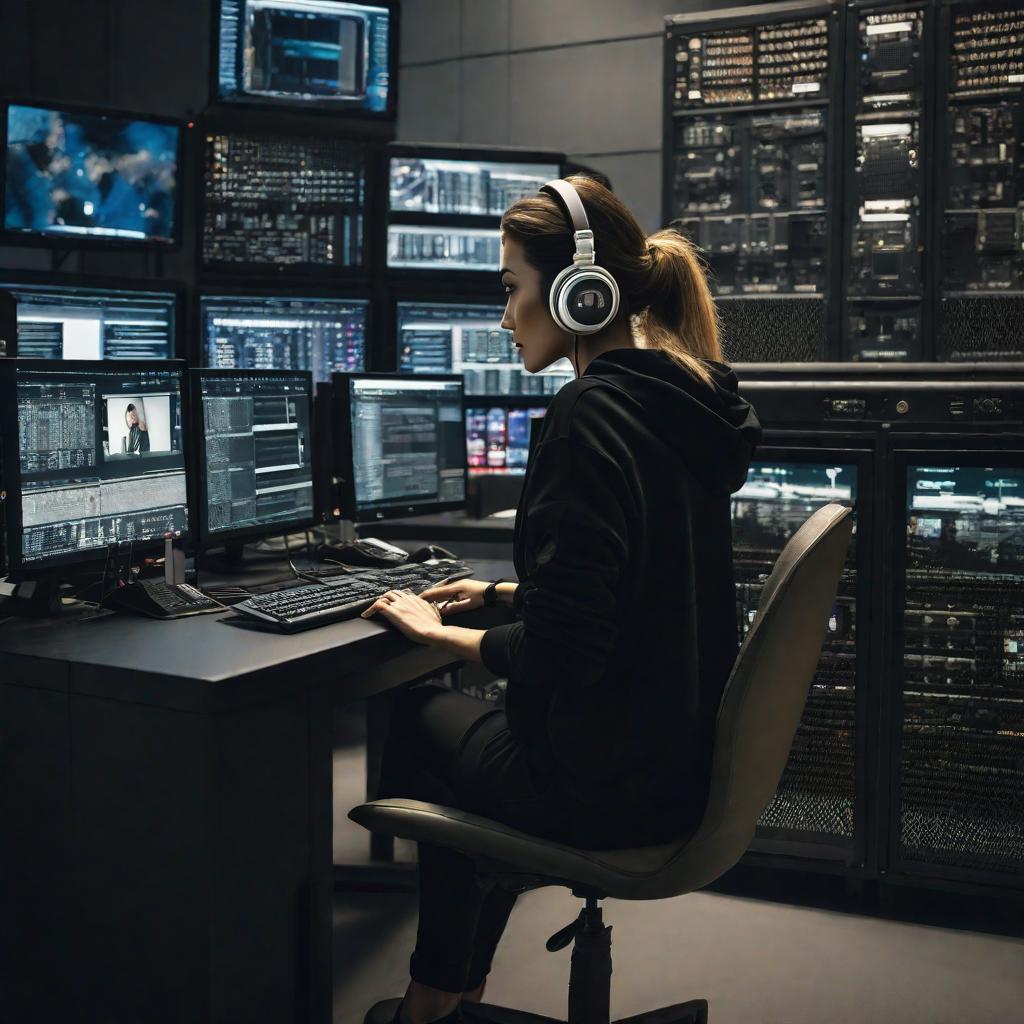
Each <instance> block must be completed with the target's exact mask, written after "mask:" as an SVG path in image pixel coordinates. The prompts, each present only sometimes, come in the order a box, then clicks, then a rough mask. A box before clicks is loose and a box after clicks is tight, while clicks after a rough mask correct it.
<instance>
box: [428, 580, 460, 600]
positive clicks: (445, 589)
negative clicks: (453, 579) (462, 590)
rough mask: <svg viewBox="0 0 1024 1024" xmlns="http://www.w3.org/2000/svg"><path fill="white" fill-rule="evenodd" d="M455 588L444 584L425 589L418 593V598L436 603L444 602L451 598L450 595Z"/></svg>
mask: <svg viewBox="0 0 1024 1024" xmlns="http://www.w3.org/2000/svg"><path fill="white" fill-rule="evenodd" d="M454 589H455V588H454V587H453V586H452V584H450V583H445V584H442V585H440V586H436V587H427V589H426V590H421V591H420V597H422V598H423V599H424V600H426V601H438V600H444V599H445V598H447V597H451V593H452V591H453V590H454Z"/></svg>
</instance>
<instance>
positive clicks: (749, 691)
mask: <svg viewBox="0 0 1024 1024" xmlns="http://www.w3.org/2000/svg"><path fill="white" fill-rule="evenodd" d="M852 515H853V513H852V512H851V510H850V509H848V508H846V507H844V506H843V505H838V504H829V505H825V506H824V507H823V508H820V509H818V510H817V512H815V513H814V514H813V515H812V516H811V517H810V518H809V519H808V520H807V521H806V522H805V523H804V524H803V526H801V527H800V529H799V530H797V532H796V533H795V534H794V535H793V536H792V537H791V538H790V539H789V541H788V542H787V543H786V546H785V547H784V548H783V549H782V553H781V554H780V555H779V558H778V560H777V561H776V563H775V567H774V568H773V569H772V573H771V575H770V576H769V578H768V581H767V582H766V583H765V586H764V590H763V591H762V594H761V600H760V602H759V604H758V610H757V614H756V616H755V617H754V621H753V623H752V624H751V627H750V630H749V632H748V633H747V636H746V638H745V640H744V641H743V645H742V647H741V648H740V651H739V654H738V655H737V657H736V662H735V664H734V665H733V670H732V673H731V675H730V676H729V681H728V683H726V687H725V691H724V692H723V694H722V702H721V704H720V705H719V709H718V719H717V722H716V726H715V741H714V754H713V758H712V765H711V786H710V790H709V793H708V803H707V808H706V810H705V812H704V817H703V820H702V821H701V824H700V826H699V828H698V829H697V831H696V832H695V833H694V835H693V837H692V839H691V840H690V841H689V842H688V843H687V845H686V849H685V853H684V855H683V856H682V857H681V858H679V860H678V861H677V862H676V863H675V864H674V865H673V866H672V867H671V868H670V869H669V871H670V872H671V873H673V874H674V873H676V872H678V877H679V881H680V882H681V883H685V884H684V885H683V886H682V887H680V889H679V890H678V891H686V890H688V889H696V888H699V887H700V886H703V885H706V884H708V882H711V881H713V880H714V879H715V878H717V877H718V876H719V875H721V874H722V873H723V872H725V871H727V870H728V869H729V868H730V867H732V865H733V864H735V863H736V861H737V860H739V858H740V857H741V856H742V855H743V853H744V852H745V851H746V849H747V847H748V846H749V845H750V840H751V839H752V838H753V836H754V830H755V828H756V827H757V821H758V818H759V817H760V816H761V813H762V812H763V811H764V809H765V807H767V806H768V803H769V801H770V800H771V799H772V797H773V796H774V794H775V791H776V789H777V788H778V785H779V780H780V779H781V778H782V772H783V770H784V768H785V767H786V762H787V760H788V758H789V752H790V748H791V747H792V745H793V737H794V736H795V735H796V730H797V726H798V725H799V724H800V717H801V715H802V714H803V709H804V703H805V702H806V699H807V693H808V691H809V690H810V687H811V682H812V680H813V678H814V671H815V668H816V667H817V664H818V658H819V657H820V655H821V648H822V645H823V643H824V638H825V630H826V627H827V625H828V619H829V614H830V613H831V611H832V607H833V602H834V601H835V596H836V591H837V590H838V588H839V580H840V577H841V576H842V571H843V565H844V563H845V561H846V553H847V550H848V548H849V545H850V536H851V534H852V532H853V519H852Z"/></svg>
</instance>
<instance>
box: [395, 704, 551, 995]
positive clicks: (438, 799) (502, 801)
mask: <svg viewBox="0 0 1024 1024" xmlns="http://www.w3.org/2000/svg"><path fill="white" fill-rule="evenodd" d="M545 789H546V787H544V786H543V785H538V784H537V782H535V780H534V779H533V778H532V776H531V774H530V771H529V769H528V767H527V764H526V758H525V755H524V753H523V750H522V748H521V746H520V745H519V744H518V743H517V742H516V740H515V739H514V738H513V737H512V735H511V733H510V732H509V730H508V724H507V722H506V720H505V713H504V712H503V711H501V710H500V709H498V708H496V707H495V706H494V705H493V704H491V703H488V702H487V701H482V700H477V699H476V698H474V697H468V696H466V695H465V694H462V693H457V692H455V691H452V690H448V689H446V688H445V687H443V686H439V685H436V684H426V685H421V686H415V687H412V688H410V689H409V690H406V691H404V692H403V693H401V694H400V695H399V697H398V698H397V699H396V702H395V706H394V710H393V714H392V722H391V731H390V733H389V736H388V741H387V745H386V746H385V749H384V756H383V763H382V766H381V783H380V790H379V792H378V797H379V798H384V797H409V798H410V799H414V800H425V801H428V802H431V803H439V804H444V805H446V806H448V807H458V808H461V809H463V810H467V811H471V812H473V813H476V814H481V815H484V816H485V817H488V818H493V819H495V820H498V821H502V822H504V823H506V824H508V825H512V826H513V827H515V828H518V829H521V830H523V831H525V832H530V833H532V834H534V835H541V836H546V837H549V838H563V839H564V838H565V836H564V831H565V822H564V820H563V817H562V815H560V813H559V811H558V808H557V807H556V806H554V805H553V804H552V803H551V801H550V799H546V798H545V795H544V791H545ZM419 899H420V916H419V926H418V929H417V933H416V950H415V952H414V953H413V955H412V959H411V961H410V965H409V973H410V975H411V976H412V978H413V979H414V980H415V981H418V982H421V983H422V984H424V985H430V986H431V987H432V988H439V989H443V990H444V991H446V992H468V991H470V990H472V989H475V988H477V987H478V986H479V985H480V983H481V982H482V981H483V980H484V978H485V977H486V976H487V974H488V972H489V971H490V969H491V959H492V958H493V956H494V951H495V949H496V948H497V945H498V941H499V940H500V939H501V936H502V933H503V932H504V930H505V924H506V923H507V921H508V916H509V914H510V913H511V912H512V907H513V905H514V904H515V901H516V897H515V894H513V893H509V892H507V891H506V890H504V889H502V888H500V887H499V886H497V885H495V884H494V883H493V881H491V882H488V880H486V879H483V878H478V877H477V875H476V873H475V870H474V863H473V861H472V860H471V859H470V858H469V857H466V856H465V855H463V854H461V853H457V852H456V851H454V850H449V849H447V848H443V847H438V846H433V845H431V844H427V843H420V844H419Z"/></svg>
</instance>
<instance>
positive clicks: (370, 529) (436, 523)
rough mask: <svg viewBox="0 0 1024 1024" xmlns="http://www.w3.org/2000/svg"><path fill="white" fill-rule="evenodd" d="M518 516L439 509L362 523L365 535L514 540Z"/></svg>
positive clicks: (440, 540) (440, 539) (509, 542)
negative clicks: (430, 513) (482, 515)
mask: <svg viewBox="0 0 1024 1024" xmlns="http://www.w3.org/2000/svg"><path fill="white" fill-rule="evenodd" d="M515 525H516V520H515V516H509V517H508V518H502V519H494V518H492V517H491V516H488V517H487V518H486V519H473V518H472V517H471V516H468V515H466V513H465V512H439V513H438V514H437V515H433V516H414V517H411V518H409V519H385V520H382V521H381V522H379V523H368V524H366V525H365V526H362V527H360V531H359V532H360V533H361V534H363V535H365V536H374V537H380V538H381V539H384V538H395V539H402V538H408V537H415V538H422V537H429V538H430V539H431V540H434V541H437V542H439V543H442V544H443V543H444V542H445V541H446V540H448V541H460V540H461V541H491V542H498V543H502V544H511V543H512V533H513V531H514V529H515Z"/></svg>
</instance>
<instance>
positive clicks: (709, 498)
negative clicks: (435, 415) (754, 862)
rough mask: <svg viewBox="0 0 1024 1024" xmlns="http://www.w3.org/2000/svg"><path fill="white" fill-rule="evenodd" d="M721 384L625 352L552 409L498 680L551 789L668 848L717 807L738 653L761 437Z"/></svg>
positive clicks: (659, 358)
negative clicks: (742, 565)
mask: <svg viewBox="0 0 1024 1024" xmlns="http://www.w3.org/2000/svg"><path fill="white" fill-rule="evenodd" d="M706 365H707V367H708V369H709V370H710V371H711V373H712V374H713V376H714V380H715V386H714V388H711V387H709V386H708V385H706V384H705V383H704V382H703V381H701V380H699V379H698V378H696V377H694V376H693V375H692V374H691V373H689V372H688V371H686V370H685V369H683V368H682V367H681V366H680V365H679V364H678V363H676V362H675V361H674V360H672V359H671V358H670V357H668V356H666V355H665V354H664V353H662V352H659V351H657V350H654V349H617V350H614V351H611V352H606V353H605V354H604V355H601V356H599V357H597V358H596V359H594V360H592V361H591V363H590V365H589V366H588V367H587V369H586V372H585V373H584V374H583V376H582V377H580V378H579V379H578V380H574V381H571V382H569V383H568V384H566V385H565V386H564V387H563V388H562V389H561V390H560V391H559V392H558V394H557V395H556V396H555V398H554V399H553V400H552V402H551V405H550V407H549V409H548V411H547V414H546V415H545V417H544V420H543V424H542V427H541V435H540V438H539V440H538V442H537V444H536V446H535V449H534V451H533V452H532V453H531V456H530V462H529V465H528V466H527V471H526V480H525V483H524V486H523V496H522V499H521V501H520V503H519V510H518V513H517V515H516V524H515V539H514V560H515V567H516V572H517V574H518V576H519V581H520V585H519V588H518V590H517V592H516V600H515V610H516V612H517V615H518V618H519V621H517V622H515V623H513V624H510V625H507V626H498V627H496V628H494V629H490V630H488V631H487V632H486V633H485V634H484V637H483V641H482V644H481V651H480V653H481V657H482V659H483V662H484V664H485V666H486V667H487V668H489V669H490V670H491V671H492V672H494V673H495V674H497V675H500V676H507V677H508V680H509V683H508V690H507V695H506V713H507V716H508V724H509V729H510V731H511V733H512V735H513V736H514V737H515V738H516V739H517V740H518V741H519V742H520V743H521V744H522V745H523V747H524V748H525V750H526V754H527V757H528V762H529V764H530V767H531V770H532V772H533V774H534V777H535V781H536V782H537V784H538V785H540V786H541V787H544V786H547V785H548V784H549V783H550V781H551V780H554V779H557V781H558V786H557V788H558V791H559V792H560V793H562V794H564V795H565V796H567V797H568V799H569V800H571V801H572V802H573V803H575V804H576V805H577V806H583V807H586V808H588V809H590V810H591V812H592V813H593V814H595V815H601V816H605V817H608V816H610V817H611V818H615V819H617V820H619V821H624V820H640V819H641V818H643V817H644V816H647V817H648V818H649V817H650V816H651V815H655V814H656V816H657V818H658V820H659V821H660V822H662V823H663V826H664V831H665V836H664V838H669V837H670V836H672V835H678V834H681V831H682V830H684V829H686V828H689V827H690V826H691V825H693V824H695V823H696V821H698V820H699V818H700V815H701V814H702V813H703V808H704V802H705V797H706V788H707V779H708V772H709V768H710V754H711V739H712V730H713V726H714V719H715V714H716V711H717V709H718V703H719V699H720V697H721V694H722V689H723V687H724V686H725V682H726V680H727V678H728V675H729V672H730V670H731V668H732V664H733V661H734V659H735V657H736V651H737V645H738V640H737V622H736V596H735V591H734V581H733V565H732V536H731V520H730V507H729V502H730V498H729V495H730V494H731V493H732V492H733V491H735V490H737V489H738V488H739V487H741V486H742V485H743V481H744V480H745V478H746V473H747V466H748V463H749V461H750V457H751V454H752V452H753V448H754V445H756V444H757V442H758V441H759V439H760V436H761V428H760V426H759V424H758V421H757V417H756V416H755V414H754V411H753V409H752V408H751V407H750V406H749V405H748V404H747V403H746V402H745V401H744V400H743V399H741V398H740V397H739V396H738V395H737V393H736V389H737V382H736V377H735V375H734V374H733V372H732V371H731V370H730V369H729V368H728V367H727V366H725V365H724V364H722V363H714V362H708V363H706Z"/></svg>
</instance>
